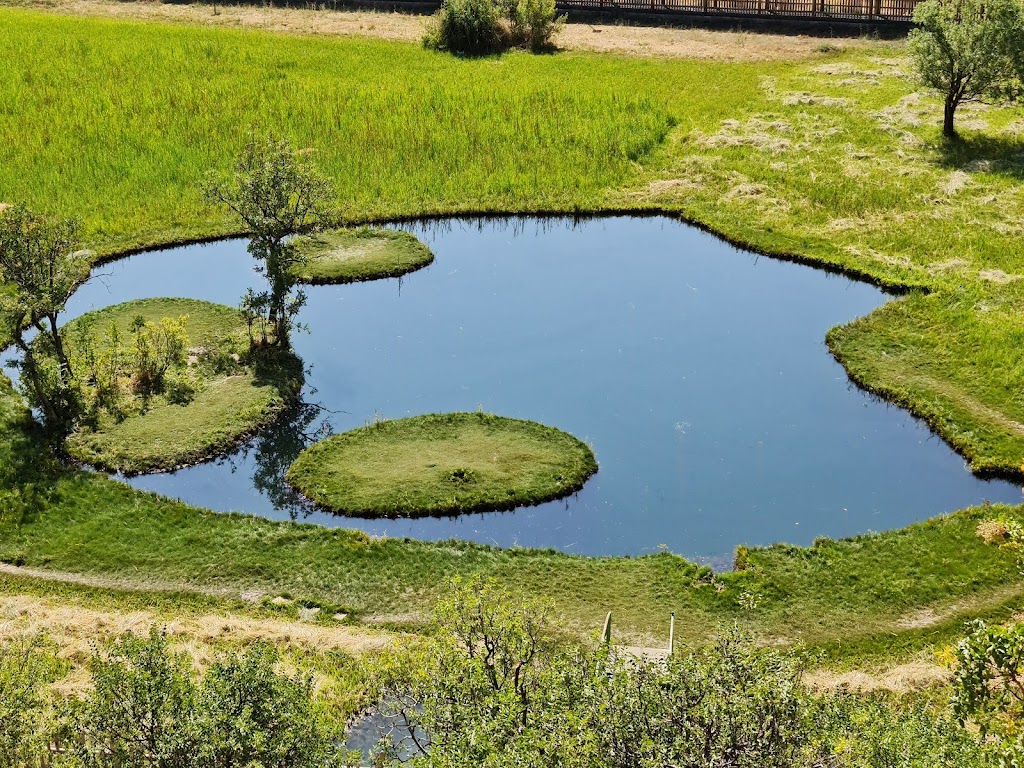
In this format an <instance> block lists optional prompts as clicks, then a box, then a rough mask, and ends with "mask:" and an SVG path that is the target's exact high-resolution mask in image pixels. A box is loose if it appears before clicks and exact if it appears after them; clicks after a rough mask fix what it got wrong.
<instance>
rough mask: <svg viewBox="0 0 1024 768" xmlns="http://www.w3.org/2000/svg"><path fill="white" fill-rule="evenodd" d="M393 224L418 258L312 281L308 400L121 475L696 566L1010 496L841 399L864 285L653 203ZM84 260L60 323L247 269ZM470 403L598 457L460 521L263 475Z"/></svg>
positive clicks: (463, 534) (221, 290)
mask: <svg viewBox="0 0 1024 768" xmlns="http://www.w3.org/2000/svg"><path fill="white" fill-rule="evenodd" d="M410 228H411V229H413V230H414V231H415V232H416V233H417V234H418V235H420V236H421V237H423V239H425V240H426V241H427V242H428V243H429V245H430V247H431V248H432V249H433V250H434V252H435V254H436V257H437V258H436V261H435V262H434V264H433V265H432V266H430V267H429V268H427V269H425V270H421V271H419V272H416V273H414V274H411V275H407V276H406V277H405V278H403V279H401V280H384V281H378V282H374V283H362V284H355V285H346V286H322V287H315V288H310V289H308V294H309V303H308V305H307V307H306V308H305V309H304V310H303V313H302V316H301V321H302V322H304V323H306V324H308V325H309V328H310V332H309V333H306V334H299V335H298V336H297V337H296V338H295V346H296V351H297V352H298V354H299V355H300V356H301V357H302V358H303V360H304V361H305V362H306V363H307V364H308V365H309V366H310V372H309V376H308V383H307V388H306V392H305V395H304V396H305V400H306V401H307V403H310V404H315V407H314V406H309V407H306V408H304V409H301V410H300V411H299V412H297V413H296V414H293V416H292V418H291V419H290V420H286V421H285V422H283V424H282V425H280V426H279V427H278V428H277V429H274V430H270V431H268V432H267V433H265V434H264V435H262V436H261V437H259V438H257V439H256V440H255V441H253V442H251V443H249V444H248V445H246V446H244V447H243V448H242V449H240V450H239V451H237V452H235V453H234V454H232V455H231V456H229V457H227V458H226V459H223V460H220V461H216V462H211V463H207V464H203V465H201V466H197V467H193V468H190V469H186V470H182V471H178V472H175V473H173V474H166V475H152V476H145V477H138V478H133V479H131V480H130V481H129V482H131V484H132V485H134V486H136V487H139V488H145V489H149V490H153V491H157V492H159V493H162V494H166V495H168V496H174V497H179V498H181V499H184V500H185V501H188V502H190V503H193V504H198V505H201V506H206V507H210V508H213V509H215V510H222V511H226V510H239V511H244V512H249V513H252V514H257V515H263V516H266V517H270V518H275V519H288V518H294V519H302V520H308V521H312V522H316V523H320V524H322V525H329V526H349V527H355V528H360V529H362V530H365V531H368V532H370V533H373V534H386V535H388V536H397V537H403V536H409V537H415V538H421V539H446V538H451V537H457V538H462V539H472V540H474V541H479V542H488V543H493V544H499V545H502V546H513V545H521V546H526V547H555V548H558V549H561V550H565V551H568V552H578V553H584V554H589V555H613V554H614V555H618V554H642V553H646V552H652V551H656V550H657V549H658V548H659V547H660V546H667V548H668V549H670V550H671V551H673V552H678V553H681V554H684V555H687V556H691V557H707V558H712V559H715V558H722V557H727V556H728V553H729V552H731V551H732V549H733V548H734V547H735V546H736V545H737V544H741V543H746V544H768V543H772V542H779V541H783V542H790V543H794V544H808V543H810V542H811V541H812V540H813V539H814V538H815V537H817V536H832V537H839V536H846V535H851V534H855V533H859V532H865V531H869V530H884V529H889V528H896V527H900V526H903V525H906V524H907V523H910V522H912V521H915V520H921V519H924V518H927V517H931V516H934V515H937V514H939V513H942V512H946V511H950V510H954V509H958V508H960V507H964V506H967V505H971V504H976V503H979V502H981V501H982V500H983V499H990V500H992V501H1007V502H1019V501H1020V499H1021V491H1020V489H1019V488H1017V487H1016V486H1014V485H1012V484H1010V483H1006V482H1001V481H983V480H980V479H978V478H976V477H974V476H973V475H972V474H971V473H970V472H969V471H968V470H967V469H966V468H965V466H964V462H963V460H962V459H961V458H959V457H958V456H957V455H956V454H955V453H954V452H953V451H952V450H950V449H949V448H948V447H947V446H946V445H945V444H944V443H943V442H942V441H941V440H940V439H938V438H937V437H935V436H934V435H933V434H932V433H931V432H930V431H929V430H928V429H927V427H925V426H924V425H922V424H921V423H919V422H918V421H916V420H914V419H913V418H911V417H910V416H908V415H907V414H906V413H905V412H904V411H902V410H900V409H898V408H894V407H891V406H888V405H886V404H884V403H882V402H880V401H878V400H877V399H875V398H872V397H871V396H869V395H866V394H864V393H863V392H861V391H859V390H858V389H857V388H856V387H854V386H853V385H851V384H850V383H849V382H848V380H847V377H846V375H845V373H844V371H843V369H842V368H841V367H840V366H839V365H838V364H837V363H836V362H835V361H834V360H833V359H832V357H831V356H830V355H829V353H828V350H827V349H826V347H825V345H824V338H825V332H826V331H827V330H828V328H830V327H831V326H833V325H836V324H839V323H844V322H848V321H850V320H852V319H853V318H855V317H857V316H860V315H864V314H866V313H868V312H870V311H871V310H873V309H875V308H876V307H878V306H880V305H881V304H883V303H884V302H886V301H887V300H890V297H887V296H886V295H885V294H883V293H882V292H880V291H879V290H878V289H876V288H873V287H871V286H868V285H865V284H862V283H857V282H854V281H851V280H849V279H847V278H844V277H837V276H834V275H830V274H828V273H826V272H823V271H820V270H815V269H812V268H809V267H805V266H800V265H796V264H790V263H784V262H780V261H775V260H772V259H768V258H764V257H757V256H755V255H753V254H751V253H747V252H744V251H740V250H737V249H735V248H733V247H731V246H729V245H727V244H725V243H723V242H722V241H720V240H718V239H716V238H715V237H713V236H711V235H708V234H705V233H703V232H700V231H698V230H696V229H694V228H692V227H689V226H686V225H684V224H681V223H679V222H676V221H673V220H668V219H656V218H614V219H603V220H591V221H585V222H582V223H573V222H570V221H564V220H558V221H535V220H516V221H512V222H507V221H506V222H495V221H453V222H447V223H444V224H434V225H412V226H411V227H410ZM99 273H100V276H99V277H98V278H97V279H96V280H95V281H94V282H92V283H91V284H89V285H87V286H86V287H84V288H83V289H82V290H80V291H79V292H78V293H76V294H75V296H74V297H73V298H72V300H71V302H70V304H69V306H68V317H73V316H75V315H77V314H80V313H82V312H84V311H87V310H89V309H95V308H99V307H102V306H106V305H109V304H115V303H118V302H122V301H126V300H129V299H135V298H141V297H147V296H190V297H195V298H199V299H206V300H209V301H216V302H222V303H227V304H235V303H237V301H238V298H239V297H240V296H241V294H242V293H243V292H244V291H245V289H246V288H247V287H248V286H252V285H259V284H260V280H261V278H260V277H259V276H258V275H256V274H255V273H254V272H253V270H252V260H251V258H250V257H249V256H248V254H247V253H246V251H245V243H244V241H240V240H234V241H225V242H220V243H216V244H211V245H197V246H189V247H185V248H175V249H171V250H166V251H162V252H159V253H147V254H141V255H138V256H133V257H131V258H128V259H125V260H122V261H119V262H116V263H113V264H109V265H107V266H104V267H102V268H101V269H100V270H99ZM477 407H483V408H484V409H486V410H488V411H491V412H494V413H498V414H502V415H506V416H514V417H519V418H527V419H534V420H538V421H542V422H545V423H547V424H551V425H554V426H557V427H559V428H561V429H564V430H567V431H568V432H571V433H572V434H574V435H576V436H578V437H580V438H581V439H583V440H585V441H587V442H588V443H589V444H590V445H591V446H592V447H593V449H594V452H595V454H596V455H597V459H598V461H599V463H600V467H601V468H600V471H599V472H598V474H597V475H595V476H594V477H593V478H592V479H591V480H590V481H589V482H588V483H587V485H586V487H585V488H584V489H583V490H582V491H581V492H580V493H579V494H578V495H577V496H574V497H571V498H568V499H564V500H562V501H559V502H553V503H549V504H544V505H541V506H538V507H532V508H525V509H520V510H516V511H513V512H507V513H487V514H477V515H469V516H464V517H461V518H456V519H420V520H383V521H368V520H357V519H349V518H343V517H336V516H332V515H330V514H327V513H323V512H319V511H312V510H310V509H309V508H308V507H307V506H306V505H305V504H303V503H302V502H301V500H299V499H297V498H295V496H294V494H292V493H290V492H289V491H288V489H287V488H286V487H285V486H284V484H283V483H282V481H281V477H282V475H283V472H284V470H285V469H287V466H288V464H289V463H290V462H291V460H292V459H293V458H294V457H295V455H297V453H298V451H299V450H301V449H302V448H303V447H304V446H305V445H306V444H308V442H309V440H311V439H315V438H316V437H317V436H318V435H321V434H323V433H324V431H325V430H327V429H330V430H334V431H343V430H346V429H351V428H353V427H357V426H361V425H363V424H365V423H366V422H367V421H371V420H372V419H373V418H374V417H375V415H380V416H384V417H386V418H399V417H403V416H409V415H413V414H419V413H427V412H437V411H455V410H475V409H476V408H477ZM325 422H326V425H325Z"/></svg>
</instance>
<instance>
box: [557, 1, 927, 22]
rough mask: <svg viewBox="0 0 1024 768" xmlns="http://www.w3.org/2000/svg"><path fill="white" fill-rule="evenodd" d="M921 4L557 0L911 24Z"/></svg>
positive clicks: (611, 7) (649, 9) (589, 5)
mask: <svg viewBox="0 0 1024 768" xmlns="http://www.w3.org/2000/svg"><path fill="white" fill-rule="evenodd" d="M919 1H920V0H557V4H558V7H559V8H560V9H563V10H567V11H573V10H587V11H608V12H610V13H614V12H616V11H621V12H631V13H668V14H681V15H697V16H734V17H751V18H763V19H772V18H776V19H803V20H819V21H837V22H869V23H873V24H874V23H879V22H882V23H885V22H897V23H907V22H909V21H910V20H911V18H912V16H913V14H914V7H915V6H916V5H917V4H918V2H919Z"/></svg>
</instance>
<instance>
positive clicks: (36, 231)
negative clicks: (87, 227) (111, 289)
mask: <svg viewBox="0 0 1024 768" xmlns="http://www.w3.org/2000/svg"><path fill="white" fill-rule="evenodd" d="M78 232H79V225H78V223H77V222H75V221H73V220H71V219H60V220H51V219H48V218H46V217H44V216H42V215H39V214H36V213H33V212H32V211H31V210H29V209H28V208H27V207H25V206H24V205H16V206H13V207H11V208H8V209H7V210H5V211H4V212H3V213H2V214H0V279H2V280H3V281H4V282H5V283H7V285H8V286H9V290H7V291H3V292H0V311H2V312H3V314H4V316H5V319H6V321H7V323H8V324H9V326H10V330H11V332H12V333H13V335H14V343H15V344H16V345H17V347H18V348H19V349H20V350H21V352H22V354H23V359H22V361H21V363H20V366H21V371H22V379H23V383H24V385H25V387H26V389H27V394H28V395H29V397H30V400H31V401H32V402H33V404H34V405H36V406H37V407H38V408H39V409H40V410H41V411H42V413H43V416H44V418H45V420H46V422H47V424H48V425H49V426H50V427H53V428H56V429H58V430H63V431H67V430H69V429H70V428H71V427H72V426H73V424H74V421H75V419H76V418H77V416H78V410H79V403H78V397H77V394H76V386H75V380H74V379H75V374H74V370H73V369H72V366H71V361H70V360H69V358H68V354H67V351H66V348H65V344H64V339H63V336H62V334H61V330H60V323H59V321H58V317H59V315H60V313H61V312H62V311H63V310H64V306H65V304H66V303H67V300H68V298H70V296H71V294H72V292H73V291H74V290H75V289H76V288H77V287H78V286H79V285H81V284H83V283H84V282H86V281H87V280H88V279H89V260H88V258H87V256H86V254H85V253H83V252H82V251H79V250H78ZM26 326H31V327H33V328H35V329H36V331H38V334H39V335H38V337H37V339H36V341H35V342H34V343H29V342H28V341H26V339H25V337H24V332H23V329H24V328H25V327H26ZM51 360H52V361H53V365H50V362H51Z"/></svg>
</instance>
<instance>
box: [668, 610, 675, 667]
mask: <svg viewBox="0 0 1024 768" xmlns="http://www.w3.org/2000/svg"><path fill="white" fill-rule="evenodd" d="M675 652H676V612H675V611H672V618H670V619H669V620H668V657H669V658H670V659H671V658H672V654H674V653H675Z"/></svg>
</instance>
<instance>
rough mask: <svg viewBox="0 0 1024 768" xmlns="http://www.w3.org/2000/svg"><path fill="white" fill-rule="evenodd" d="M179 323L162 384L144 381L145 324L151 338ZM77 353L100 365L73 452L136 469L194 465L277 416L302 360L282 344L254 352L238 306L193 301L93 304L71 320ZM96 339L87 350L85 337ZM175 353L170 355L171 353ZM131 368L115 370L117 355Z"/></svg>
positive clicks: (70, 442)
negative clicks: (177, 346) (175, 349)
mask: <svg viewBox="0 0 1024 768" xmlns="http://www.w3.org/2000/svg"><path fill="white" fill-rule="evenodd" d="M168 324H178V325H179V326H180V327H179V330H180V331H181V332H182V335H181V338H180V340H181V341H182V342H184V345H183V353H182V354H181V355H180V356H178V358H177V359H168V360H166V361H164V362H165V363H166V364H167V370H166V371H164V372H163V373H162V376H161V382H160V384H159V386H153V387H149V388H148V389H145V390H144V389H143V388H141V387H140V385H139V373H138V370H135V369H136V368H138V367H139V364H138V357H139V355H140V352H139V350H140V342H139V335H138V331H139V329H142V332H143V333H148V334H149V335H150V337H151V340H152V341H153V342H155V344H154V346H155V347H157V348H159V347H160V346H161V343H162V342H163V343H164V346H166V345H167V339H166V338H165V337H164V336H163V335H161V334H162V331H161V328H167V327H168ZM66 331H67V336H68V338H69V339H70V340H71V342H72V345H73V353H74V354H75V355H76V356H77V357H79V359H81V360H82V363H83V364H84V365H88V366H89V367H90V368H91V369H92V370H94V371H95V373H94V374H92V376H91V379H92V380H93V381H97V380H98V379H103V378H104V377H106V378H107V379H108V380H107V381H105V382H103V381H99V382H98V387H97V390H98V394H97V395H95V398H96V400H98V401H99V402H98V403H96V404H94V406H93V408H92V409H91V417H90V418H89V419H87V420H86V421H85V422H83V423H82V424H80V425H79V426H78V428H77V429H76V430H75V431H74V432H73V433H72V434H71V435H70V436H69V437H68V439H67V441H66V448H67V451H68V453H69V454H71V456H73V457H74V458H76V459H78V460H80V461H83V462H86V463H88V464H92V465H94V466H97V467H101V468H104V469H108V470H113V471H117V472H124V473H126V474H139V473H144V472H154V471H166V470H171V469H175V468H178V467H181V466H184V465H187V464H194V463H196V462H199V461H202V460H204V459H207V458H210V457H212V456H215V455H217V454H218V453H222V452H224V451H225V450H227V449H229V448H231V447H232V446H234V445H236V444H237V443H238V442H239V441H240V440H242V439H243V438H244V437H246V436H248V435H249V434H252V433H253V432H254V431H256V430H257V429H259V428H260V427H262V426H265V425H266V424H268V423H269V422H270V421H272V420H273V419H274V418H275V417H276V416H277V415H278V414H279V413H280V412H281V410H282V409H284V408H285V407H286V406H287V404H288V403H289V402H290V401H291V400H292V399H293V398H294V397H295V396H296V395H297V394H298V391H299V389H300V388H301V385H302V366H301V363H300V362H299V360H298V359H297V358H295V357H294V356H293V355H291V354H290V353H287V352H281V351H279V350H260V351H256V352H250V351H249V344H248V339H247V337H246V327H245V322H244V320H243V318H242V315H241V313H240V312H239V311H238V310H237V309H234V308H232V307H227V306H223V305H220V304H211V303H209V302H206V301H198V300H195V299H163V298H161V299H140V300H137V301H129V302H125V303H123V304H118V305H116V306H112V307H107V308H105V309H102V310H98V311H95V312H90V313H88V314H86V315H83V316H82V317H80V318H77V319H76V320H73V321H72V322H70V323H68V325H67V326H66ZM86 338H90V339H92V341H91V342H88V344H89V347H90V348H88V349H86V348H83V347H84V345H85V342H83V340H84V339H86ZM171 357H174V356H173V355H172V356H171ZM118 358H122V359H125V360H130V361H131V362H130V363H129V367H128V368H126V369H122V371H120V372H117V373H115V374H114V375H113V376H109V374H106V373H105V371H109V370H110V369H111V368H112V367H113V366H114V363H113V362H112V361H114V360H117V359H118Z"/></svg>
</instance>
